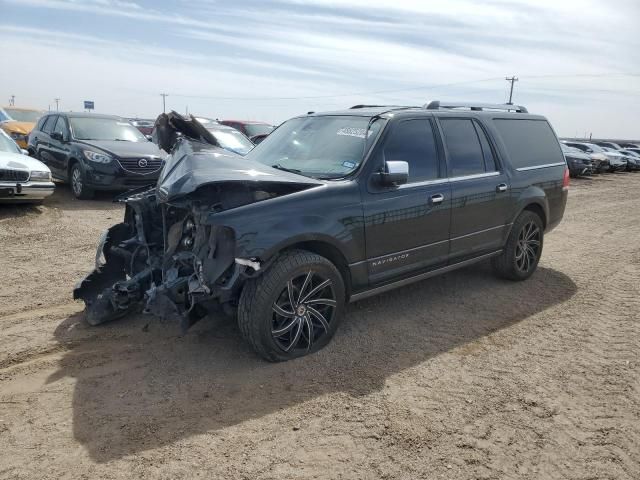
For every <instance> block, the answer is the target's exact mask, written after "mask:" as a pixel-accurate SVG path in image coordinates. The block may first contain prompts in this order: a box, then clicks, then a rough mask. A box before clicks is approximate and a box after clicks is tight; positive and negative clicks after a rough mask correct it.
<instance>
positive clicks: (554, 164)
mask: <svg viewBox="0 0 640 480" xmlns="http://www.w3.org/2000/svg"><path fill="white" fill-rule="evenodd" d="M563 165H566V163H564V162H556V163H545V164H544V165H534V166H533V167H520V168H516V171H517V172H526V171H527V170H538V169H539V168H549V167H561V166H563Z"/></svg>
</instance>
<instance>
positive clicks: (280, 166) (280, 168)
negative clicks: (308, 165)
mask: <svg viewBox="0 0 640 480" xmlns="http://www.w3.org/2000/svg"><path fill="white" fill-rule="evenodd" d="M271 168H277V169H278V170H282V171H283V172H289V173H297V174H300V173H302V170H297V169H295V168H287V167H283V166H282V165H280V164H279V163H276V164H275V165H271Z"/></svg>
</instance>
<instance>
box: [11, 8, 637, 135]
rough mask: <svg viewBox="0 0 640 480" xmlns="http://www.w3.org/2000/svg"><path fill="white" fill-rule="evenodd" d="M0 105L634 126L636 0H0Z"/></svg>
mask: <svg viewBox="0 0 640 480" xmlns="http://www.w3.org/2000/svg"><path fill="white" fill-rule="evenodd" d="M0 42H1V43H0V44H1V45H2V47H3V48H2V52H3V53H2V58H3V62H2V65H3V66H4V71H3V73H2V75H0V103H3V104H6V103H8V99H9V97H10V96H11V95H15V104H16V105H17V106H25V107H26V106H29V107H37V108H43V109H48V108H52V109H55V100H54V99H55V98H59V99H60V100H59V107H60V109H61V110H73V111H78V110H82V108H83V101H84V100H92V101H94V102H95V111H96V112H98V113H110V114H117V115H122V116H130V117H149V118H155V117H156V116H157V114H158V113H160V112H161V111H162V97H161V96H160V93H167V94H168V96H167V97H166V107H167V110H170V109H174V110H177V111H178V112H180V113H185V112H187V111H188V112H189V113H193V114H197V115H201V116H207V117H212V118H219V119H224V118H227V119H228V118H236V119H238V118H239V119H250V120H264V121H268V122H272V123H279V122H281V121H283V120H286V119H287V118H290V117H292V116H295V115H299V114H304V113H306V112H308V111H325V110H336V109H342V108H346V107H349V106H351V105H354V104H361V103H365V104H384V105H387V104H393V105H423V104H425V103H427V102H429V101H430V100H449V101H453V100H455V101H475V102H491V103H503V102H505V101H507V100H508V94H509V83H508V82H507V81H506V80H505V77H506V76H511V75H515V76H517V77H518V79H519V80H518V82H516V83H515V86H514V96H513V101H514V103H517V104H522V105H525V106H526V107H527V108H528V109H529V111H530V112H533V113H539V114H542V115H545V116H547V118H549V120H550V121H551V123H552V125H553V126H554V128H555V129H556V132H557V133H558V134H559V135H561V136H583V135H585V134H587V135H589V134H593V136H594V137H611V138H634V139H640V1H638V0H608V1H594V0H581V1H573V0H566V1H565V0H553V1H547V0H512V1H508V0H489V1H484V2H481V1H469V0H447V1H428V0H395V1H393V2H392V1H378V0H349V1H348V2H345V1H337V0H309V1H299V0H268V1H264V0H245V1H228V0H218V1H215V0H211V1H206V0H189V1H187V0H175V1H172V2H169V1H165V0H156V1H148V0H84V1H83V0H0Z"/></svg>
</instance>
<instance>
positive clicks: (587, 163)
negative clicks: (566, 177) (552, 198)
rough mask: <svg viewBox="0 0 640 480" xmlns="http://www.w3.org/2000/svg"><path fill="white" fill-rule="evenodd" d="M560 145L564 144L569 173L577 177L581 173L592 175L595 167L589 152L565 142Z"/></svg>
mask: <svg viewBox="0 0 640 480" xmlns="http://www.w3.org/2000/svg"><path fill="white" fill-rule="evenodd" d="M560 145H561V146H562V152H563V153H564V158H566V160H567V166H568V167H569V174H570V175H571V176H572V177H577V176H579V175H591V173H592V172H593V168H594V167H593V160H591V157H590V156H589V154H588V153H585V152H583V151H582V150H579V149H577V148H574V147H570V146H568V145H565V144H560Z"/></svg>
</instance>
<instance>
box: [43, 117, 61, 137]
mask: <svg viewBox="0 0 640 480" xmlns="http://www.w3.org/2000/svg"><path fill="white" fill-rule="evenodd" d="M56 118H58V116H57V115H51V116H49V117H47V121H46V122H44V125H43V126H42V131H43V132H46V133H51V130H53V126H54V125H55V123H56Z"/></svg>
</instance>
